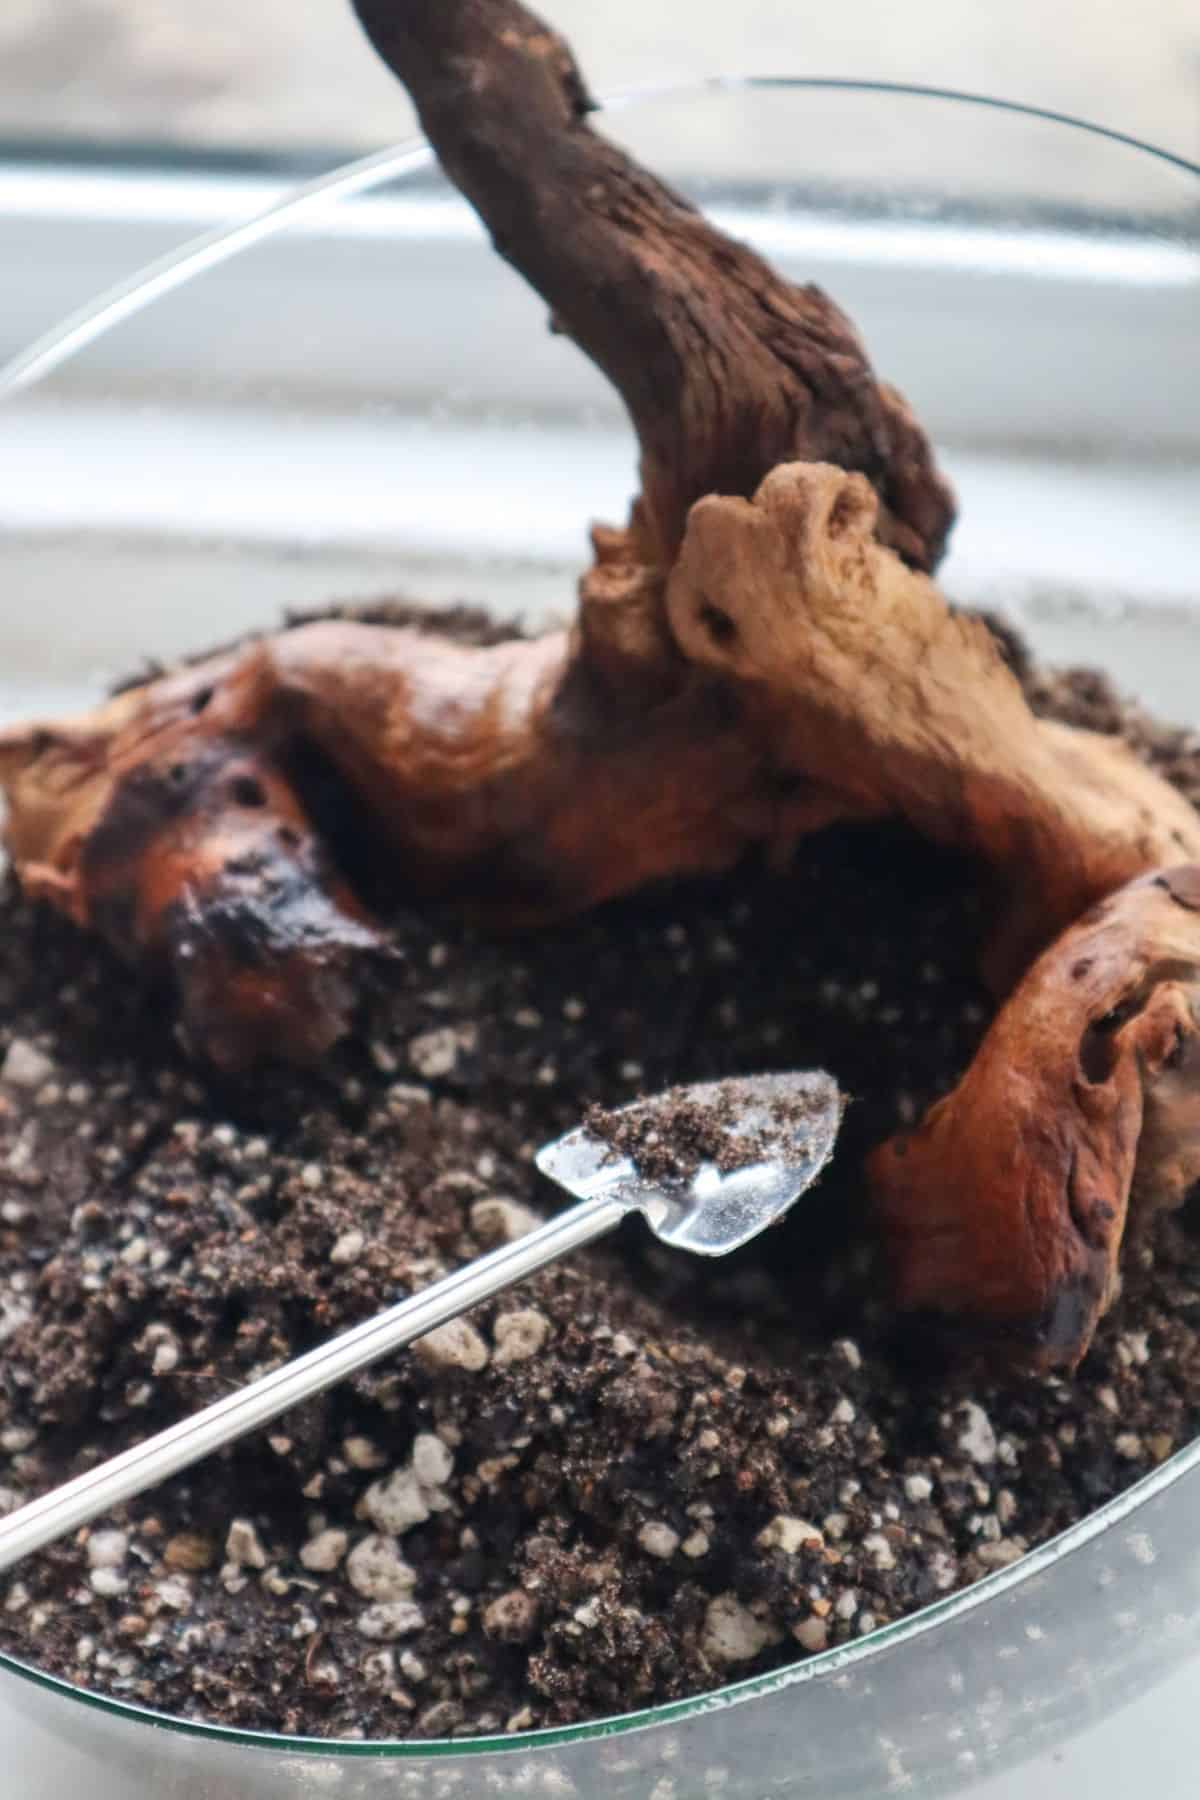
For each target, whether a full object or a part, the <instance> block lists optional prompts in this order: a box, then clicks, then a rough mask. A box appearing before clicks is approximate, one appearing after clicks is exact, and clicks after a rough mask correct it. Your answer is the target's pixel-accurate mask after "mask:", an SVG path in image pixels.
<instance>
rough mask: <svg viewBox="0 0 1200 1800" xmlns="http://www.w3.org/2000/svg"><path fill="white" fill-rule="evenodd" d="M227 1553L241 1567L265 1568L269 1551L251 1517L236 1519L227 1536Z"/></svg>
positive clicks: (230, 1559)
mask: <svg viewBox="0 0 1200 1800" xmlns="http://www.w3.org/2000/svg"><path fill="white" fill-rule="evenodd" d="M225 1555H226V1556H227V1557H228V1559H229V1561H230V1562H231V1563H235V1564H236V1565H237V1567H238V1568H239V1569H265V1568H266V1566H267V1553H266V1551H265V1550H264V1549H263V1547H262V1540H261V1539H260V1537H259V1535H258V1533H257V1531H256V1530H255V1529H254V1527H253V1525H252V1524H251V1523H250V1521H249V1519H235V1520H234V1521H233V1523H232V1525H230V1527H229V1530H228V1532H227V1533H226V1536H225Z"/></svg>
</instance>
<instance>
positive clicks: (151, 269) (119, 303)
mask: <svg viewBox="0 0 1200 1800" xmlns="http://www.w3.org/2000/svg"><path fill="white" fill-rule="evenodd" d="M773 89H780V90H791V91H805V90H807V91H815V92H833V93H849V94H870V95H882V96H885V97H896V98H901V99H909V98H911V99H919V100H935V101H947V102H951V103H953V104H957V105H962V106H968V107H976V108H979V109H980V110H981V111H982V110H986V111H992V112H998V113H1001V114H1006V115H1009V116H1012V117H1015V118H1019V119H1025V120H1036V121H1040V122H1042V123H1046V124H1050V125H1060V126H1064V127H1066V128H1068V129H1069V130H1073V131H1078V132H1082V133H1084V134H1086V135H1088V136H1091V137H1095V138H1097V139H1099V140H1101V141H1107V142H1109V143H1113V144H1121V145H1123V146H1125V147H1126V148H1127V149H1130V150H1133V151H1136V152H1139V153H1141V154H1143V155H1145V156H1148V157H1150V158H1152V159H1153V160H1154V161H1156V162H1159V163H1162V164H1163V165H1165V166H1166V167H1168V168H1173V169H1176V170H1178V171H1180V172H1181V173H1182V174H1184V175H1192V176H1195V177H1197V179H1200V163H1195V162H1192V161H1191V160H1190V159H1189V158H1187V157H1185V156H1182V155H1180V154H1179V153H1177V152H1175V151H1171V150H1166V149H1163V148H1161V147H1159V146H1157V145H1155V144H1151V143H1149V142H1147V141H1146V140H1145V139H1143V138H1139V137H1136V136H1133V135H1132V134H1130V133H1128V132H1124V131H1119V130H1116V129H1114V128H1112V127H1110V126H1106V125H1100V124H1097V123H1094V122H1092V121H1090V120H1087V119H1080V118H1078V117H1076V116H1074V115H1072V114H1070V113H1065V112H1060V111H1056V110H1054V109H1052V108H1048V107H1042V106H1034V105H1026V104H1023V103H1021V102H1019V101H1013V100H1005V99H1001V98H999V97H997V96H995V95H991V94H981V93H973V92H969V91H967V90H963V89H958V88H948V87H939V86H933V85H929V84H925V83H916V82H900V81H862V80H856V79H854V78H852V77H842V76H820V75H805V76H793V75H782V74H773V75H714V76H709V77H699V78H694V79H689V80H685V81H679V82H666V83H654V84H647V85H644V86H639V87H634V88H629V89H625V90H622V91H618V92H616V93H614V94H611V95H609V96H607V97H605V98H604V100H603V101H602V102H601V110H602V111H609V112H612V111H623V110H625V109H626V108H628V107H631V106H641V105H644V104H647V103H651V102H654V101H658V100H670V99H677V98H701V97H703V96H705V95H713V94H737V93H752V92H755V91H768V90H773ZM434 160H435V159H434V156H433V153H432V151H431V150H430V148H429V146H428V144H427V143H426V142H425V140H424V138H422V137H419V136H418V137H412V138H408V139H406V140H404V141H403V142H402V143H400V144H397V145H394V146H391V147H389V148H387V149H385V150H381V151H376V152H373V153H372V154H370V155H368V156H364V157H359V158H357V159H356V160H355V161H353V162H350V163H348V164H344V165H342V166H341V167H339V168H338V169H335V170H333V171H332V172H331V173H329V174H327V175H322V176H319V177H317V178H316V179H315V180H313V181H309V182H305V183H303V184H301V185H299V186H297V187H296V188H294V189H293V190H292V191H291V192H290V193H289V194H287V195H286V196H285V197H284V198H283V199H281V200H279V201H277V202H275V203H274V204H273V205H271V206H269V207H267V208H265V209H264V210H263V211H261V212H258V213H256V214H254V215H252V216H251V217H250V218H249V219H246V220H244V221H242V222H240V223H238V224H235V225H232V226H220V227H218V228H217V229H216V230H215V231H211V232H206V233H204V234H203V235H202V236H201V237H198V238H195V239H193V240H191V241H190V242H188V243H185V244H184V245H183V246H182V247H181V248H180V249H178V250H174V251H171V252H169V253H168V255H166V256H165V257H162V258H159V259H158V260H157V261H155V262H152V263H150V264H148V265H147V266H145V267H144V268H142V269H140V270H138V271H137V272H136V273H135V274H134V275H133V276H131V277H129V278H128V279H126V280H124V281H122V282H120V283H119V284H118V285H116V286H115V287H113V288H110V289H108V290H107V291H106V292H105V293H103V294H101V295H100V296H98V297H97V298H96V299H94V300H92V301H91V302H89V303H88V304H87V305H86V306H85V307H83V308H81V309H80V310H79V311H77V312H75V313H72V314H71V315H70V316H69V317H68V318H66V319H64V320H63V321H61V323H60V324H59V325H57V326H55V327H53V328H52V329H51V330H50V331H48V332H46V333H44V334H43V335H42V336H41V337H39V338H38V339H37V340H36V341H35V342H34V343H33V344H31V345H30V346H29V347H28V348H27V349H26V350H25V351H23V352H21V353H19V354H18V355H17V356H16V357H15V358H12V359H10V361H9V362H8V363H6V364H4V365H3V366H0V401H3V400H4V399H5V398H7V397H11V396H12V395H13V394H14V393H16V392H18V391H20V390H22V389H24V388H27V387H31V386H33V385H35V384H36V383H37V382H38V381H40V380H41V379H43V377H45V376H47V375H49V374H50V373H51V372H52V371H53V370H54V369H56V368H58V367H59V366H60V365H61V364H62V363H64V362H66V361H68V360H69V359H70V358H71V357H72V356H74V355H76V354H77V353H78V352H79V351H81V350H83V349H85V348H86V347H87V345H88V344H90V343H93V342H94V341H95V340H96V339H97V338H99V337H100V336H102V335H103V334H104V333H105V332H106V331H108V330H110V329H112V328H113V327H115V326H116V325H118V324H120V323H121V322H123V321H124V320H125V319H127V318H129V317H132V316H133V315H134V314H135V313H137V312H139V311H141V310H142V309H143V308H144V307H145V306H147V305H150V304H152V303H153V302H154V301H155V300H157V299H159V298H161V297H162V296H163V295H165V294H167V293H170V292H171V291H172V290H173V289H174V288H176V287H179V286H182V285H183V283H184V282H185V281H187V280H190V279H191V278H192V277H193V276H197V275H200V274H203V273H204V272H205V271H207V270H208V269H210V268H214V267H216V266H218V265H219V264H220V263H222V262H225V261H227V260H229V258H230V257H232V256H234V255H236V254H238V253H239V252H241V251H242V250H246V249H250V248H252V247H253V246H254V245H256V244H258V243H261V242H263V241H264V240H265V239H267V238H268V237H271V236H273V235H274V234H275V233H276V232H278V231H280V230H282V229H283V228H285V227H286V226H287V225H289V224H291V223H292V222H293V221H294V220H295V219H296V218H297V217H298V216H300V215H301V214H303V213H307V212H310V211H316V210H318V209H319V208H320V207H321V206H323V205H324V204H326V203H327V202H329V201H332V200H337V199H344V198H348V197H350V196H351V195H353V194H355V193H361V192H365V191H368V190H369V189H370V188H372V187H375V186H377V185H379V184H382V183H384V182H386V181H389V180H394V179H396V178H398V177H400V176H402V175H406V174H409V173H415V172H416V171H417V170H419V169H422V168H426V167H429V166H431V165H432V164H433V163H434ZM1197 1468H1200V1437H1197V1438H1195V1439H1193V1440H1192V1442H1191V1443H1190V1444H1187V1445H1185V1446H1184V1447H1183V1448H1182V1449H1181V1450H1178V1451H1176V1452H1175V1454H1174V1455H1173V1456H1171V1457H1169V1458H1168V1459H1167V1460H1166V1461H1165V1462H1163V1463H1162V1464H1161V1465H1160V1466H1159V1467H1158V1468H1156V1469H1153V1470H1151V1471H1150V1472H1149V1473H1148V1474H1146V1475H1144V1476H1143V1477H1142V1478H1141V1479H1140V1480H1138V1481H1136V1482H1134V1483H1133V1484H1132V1485H1131V1486H1130V1487H1128V1488H1126V1489H1124V1490H1123V1491H1122V1492H1121V1493H1120V1494H1117V1495H1116V1496H1114V1498H1113V1499H1112V1500H1109V1501H1108V1502H1107V1503H1106V1504H1105V1505H1104V1506H1102V1507H1100V1508H1099V1509H1098V1510H1097V1511H1095V1512H1092V1513H1089V1514H1088V1515H1087V1516H1086V1517H1085V1518H1083V1519H1081V1520H1080V1521H1079V1522H1078V1523H1077V1524H1075V1525H1073V1526H1071V1527H1069V1528H1068V1529H1067V1530H1066V1531H1063V1532H1060V1533H1059V1534H1058V1535H1057V1536H1056V1537H1053V1538H1050V1539H1048V1540H1047V1542H1046V1543H1044V1544H1041V1545H1039V1546H1038V1547H1037V1549H1035V1550H1032V1551H1030V1552H1028V1553H1027V1554H1026V1555H1025V1556H1023V1557H1021V1558H1020V1560H1019V1561H1017V1562H1016V1563H1013V1564H1011V1565H1010V1566H1009V1567H1008V1568H1004V1569H999V1570H997V1571H995V1572H994V1573H993V1574H991V1575H988V1576H985V1577H984V1578H983V1579H982V1580H980V1581H977V1582H973V1583H972V1584H971V1585H970V1586H969V1587H966V1588H963V1589H961V1590H960V1591H958V1592H957V1593H953V1594H950V1595H947V1597H946V1598H945V1599H943V1600H937V1601H934V1602H933V1603H932V1604H930V1605H929V1606H926V1607H923V1608H921V1610H920V1611H919V1612H916V1613H910V1614H908V1615H907V1616H906V1617H904V1618H902V1619H898V1620H896V1621H895V1622H894V1623H892V1624H888V1625H884V1626H881V1627H879V1628H877V1629H876V1630H875V1631H872V1632H870V1633H868V1634H867V1635H866V1636H865V1637H863V1638H861V1639H859V1640H858V1642H856V1643H854V1644H852V1645H849V1646H838V1647H836V1648H834V1649H832V1650H825V1651H821V1652H819V1653H818V1654H816V1655H813V1656H809V1657H806V1658H804V1659H803V1660H801V1661H798V1662H794V1663H787V1664H784V1665H783V1666H782V1667H780V1668H777V1669H772V1670H769V1671H768V1672H767V1673H766V1674H762V1675H752V1676H747V1677H744V1678H743V1679H742V1680H740V1681H735V1682H729V1683H726V1684H725V1685H724V1686H722V1687H718V1688H712V1689H709V1690H707V1691H706V1692H704V1693H702V1694H696V1695H693V1696H691V1697H690V1698H687V1699H683V1700H673V1701H667V1702H665V1703H664V1704H662V1705H659V1706H650V1707H642V1708H639V1709H638V1710H637V1711H634V1712H629V1713H620V1714H615V1715H611V1716H609V1717H607V1718H602V1719H591V1720H588V1721H586V1722H585V1723H583V1724H578V1725H566V1726H551V1727H546V1728H543V1729H540V1730H537V1731H523V1732H512V1733H505V1734H503V1735H499V1736H497V1735H491V1736H481V1737H474V1738H429V1739H415V1740H414V1739H412V1738H363V1739H355V1738H314V1737H304V1736H287V1735H284V1734H282V1733H278V1732H271V1731H251V1730H244V1729H239V1728H236V1727H231V1726H228V1725H219V1724H214V1723H210V1722H208V1721H206V1720H202V1719H185V1718H180V1717H178V1716H177V1715H175V1714H172V1713H163V1712H158V1711H156V1710H155V1709H154V1708H152V1707H147V1706H141V1705H139V1704H137V1703H136V1702H133V1701H129V1700H123V1699H120V1698H118V1697H116V1696H114V1695H109V1694H101V1693H97V1692H94V1691H93V1690H91V1689H88V1688H84V1687H80V1686H78V1685H76V1684H75V1683H74V1682H70V1681H67V1680H65V1679H64V1678H63V1677H61V1676H57V1675H51V1674H49V1673H48V1672H47V1671H45V1670H43V1669H38V1668H36V1667H34V1666H33V1665H32V1664H30V1663H26V1662H23V1661H22V1660H21V1659H19V1658H17V1657H13V1656H8V1655H6V1654H4V1653H3V1652H0V1675H11V1676H15V1677H16V1678H17V1679H19V1680H21V1681H23V1682H28V1683H30V1684H31V1685H33V1686H35V1687H37V1688H41V1689H43V1690H45V1691H47V1692H49V1693H51V1694H54V1695H56V1696H58V1697H59V1698H61V1699H65V1700H68V1701H70V1702H73V1703H76V1704H80V1705H82V1706H84V1707H87V1708H90V1709H94V1710H96V1711H98V1712H101V1713H103V1714H107V1715H109V1716H111V1717H114V1718H116V1719H120V1720H123V1721H125V1722H126V1723H129V1724H139V1725H144V1726H148V1727H152V1728H155V1729H157V1730H166V1731H169V1732H171V1733H173V1734H176V1735H181V1736H184V1737H189V1738H198V1739H201V1740H208V1741H212V1742H216V1743H219V1744H223V1745H229V1746H238V1747H241V1748H246V1749H255V1750H260V1751H261V1750H271V1751H274V1752H275V1753H276V1754H278V1753H279V1752H281V1751H282V1752H286V1753H287V1754H288V1755H289V1756H293V1757H294V1756H301V1755H308V1756H320V1757H334V1756H337V1757H347V1758H349V1757H353V1758H365V1757H379V1758H384V1759H388V1758H394V1759H397V1760H408V1761H421V1760H429V1759H435V1758H436V1759H444V1758H447V1757H454V1758H463V1759H469V1758H475V1757H479V1756H485V1755H497V1754H501V1753H503V1754H506V1755H508V1754H517V1753H525V1754H528V1753H530V1752H531V1751H539V1750H549V1749H552V1748H562V1747H565V1746H569V1745H576V1744H585V1743H589V1742H593V1741H596V1740H600V1739H603V1738H608V1737H615V1736H619V1735H623V1734H625V1733H626V1732H632V1731H644V1730H649V1729H651V1728H653V1727H655V1726H659V1725H665V1724H672V1723H679V1722H682V1721H684V1720H687V1719H691V1718H698V1717H701V1716H702V1715H704V1714H705V1713H709V1712H715V1711H723V1710H725V1709H726V1708H728V1707H729V1706H732V1705H740V1704H742V1703H743V1702H745V1701H749V1700H755V1699H761V1698H765V1697H767V1696H769V1695H771V1694H775V1693H779V1692H782V1691H784V1690H785V1689H788V1688H792V1687H800V1686H803V1685H806V1684H808V1683H810V1682H813V1681H816V1680H819V1679H820V1678H821V1677H822V1676H825V1675H833V1674H845V1673H846V1672H847V1671H849V1670H855V1671H857V1670H859V1669H860V1668H862V1667H863V1666H864V1665H866V1664H870V1663H872V1662H874V1661H875V1659H876V1658H877V1657H878V1656H879V1655H880V1654H881V1653H882V1652H883V1651H885V1650H890V1649H895V1648H899V1647H900V1646H902V1645H904V1644H906V1643H909V1642H912V1641H914V1640H915V1639H917V1638H919V1637H923V1636H925V1634H926V1633H928V1632H930V1631H934V1630H937V1629H938V1628H940V1627H942V1626H944V1625H950V1624H953V1623H956V1622H958V1621H960V1620H963V1619H965V1618H967V1617H969V1616H970V1615H971V1614H972V1613H973V1612H975V1611H976V1610H977V1609H979V1608H980V1607H983V1606H986V1605H987V1604H988V1603H989V1602H990V1601H992V1600H995V1599H998V1598H1000V1597H1001V1596H1002V1595H1006V1594H1012V1593H1013V1592H1014V1591H1015V1590H1017V1589H1018V1588H1020V1587H1022V1586H1023V1585H1024V1584H1025V1583H1027V1582H1032V1581H1034V1580H1036V1578H1037V1577H1038V1576H1039V1575H1042V1574H1044V1573H1046V1572H1047V1571H1048V1570H1049V1569H1051V1568H1052V1567H1054V1566H1055V1565H1056V1564H1058V1563H1059V1562H1060V1561H1062V1560H1063V1558H1065V1557H1067V1556H1069V1555H1072V1554H1074V1553H1075V1552H1077V1551H1079V1550H1082V1549H1083V1548H1084V1547H1085V1546H1086V1545H1088V1544H1090V1543H1091V1542H1093V1541H1094V1540H1095V1539H1096V1538H1098V1537H1100V1536H1102V1535H1103V1534H1104V1533H1106V1532H1108V1531H1109V1530H1111V1529H1112V1528H1113V1527H1114V1526H1117V1525H1119V1524H1121V1523H1123V1522H1124V1521H1125V1520H1126V1519H1128V1518H1130V1517H1131V1516H1132V1515H1133V1514H1135V1513H1136V1512H1138V1511H1139V1510H1140V1509H1141V1508H1142V1507H1143V1506H1145V1505H1147V1504H1148V1503H1149V1502H1151V1501H1152V1500H1154V1499H1156V1498H1157V1497H1158V1496H1159V1495H1161V1494H1163V1493H1165V1492H1166V1490H1167V1489H1168V1488H1170V1487H1173V1486H1174V1484H1175V1483H1176V1482H1177V1481H1179V1480H1181V1479H1182V1478H1183V1477H1184V1476H1186V1475H1189V1474H1191V1473H1192V1472H1193V1471H1195V1470H1196V1469H1197Z"/></svg>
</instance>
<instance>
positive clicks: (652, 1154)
mask: <svg viewBox="0 0 1200 1800" xmlns="http://www.w3.org/2000/svg"><path fill="white" fill-rule="evenodd" d="M814 1107H815V1109H816V1110H815V1111H814ZM819 1114H820V1107H819V1105H817V1103H816V1101H815V1100H814V1098H813V1097H812V1096H805V1095H803V1094H801V1095H798V1096H795V1097H791V1096H789V1097H785V1096H783V1095H780V1096H778V1097H774V1096H772V1097H770V1098H768V1099H767V1101H766V1104H765V1105H764V1103H763V1100H762V1098H761V1097H760V1095H759V1094H758V1093H756V1092H755V1091H754V1089H753V1088H751V1087H750V1086H749V1085H748V1084H747V1083H746V1082H744V1081H739V1080H737V1079H736V1078H730V1079H727V1080H725V1081H722V1082H720V1083H719V1084H717V1085H715V1086H710V1085H709V1084H707V1083H704V1084H702V1085H701V1086H700V1087H698V1088H695V1087H692V1088H688V1087H672V1088H667V1089H666V1090H665V1091H664V1092H663V1093H661V1094H650V1095H647V1096H646V1097H645V1098H644V1099H642V1100H637V1101H635V1102H634V1103H633V1104H632V1105H631V1106H622V1107H617V1108H616V1109H613V1108H611V1107H607V1106H589V1107H588V1109H587V1112H586V1113H585V1114H584V1117H583V1123H584V1125H585V1126H586V1128H587V1130H588V1131H589V1132H590V1133H591V1135H592V1136H593V1137H595V1138H599V1140H600V1141H601V1143H603V1144H607V1145H608V1146H609V1153H610V1159H611V1160H613V1161H616V1160H618V1159H619V1158H622V1157H628V1159H629V1161H630V1162H631V1163H632V1164H633V1166H634V1168H635V1170H636V1171H637V1173H638V1174H639V1175H640V1176H642V1178H643V1179H644V1180H646V1181H662V1182H680V1181H686V1180H688V1179H689V1178H690V1177H691V1176H693V1175H694V1174H695V1173H696V1171H697V1170H698V1169H699V1168H700V1167H701V1165H702V1164H704V1163H711V1164H712V1165H713V1167H714V1168H716V1169H717V1170H718V1171H719V1172H720V1173H721V1174H722V1175H730V1174H732V1173H733V1172H734V1171H735V1170H738V1169H746V1168H749V1167H751V1166H752V1165H753V1164H754V1163H759V1162H763V1161H769V1160H770V1159H772V1158H775V1157H778V1156H779V1155H780V1153H781V1146H786V1145H791V1144H794V1145H795V1146H796V1147H797V1148H798V1149H799V1150H800V1151H801V1152H803V1150H804V1148H805V1146H806V1144H807V1143H809V1142H810V1141H811V1138H812V1133H813V1130H814V1128H815V1126H816V1124H818V1123H820V1118H819Z"/></svg>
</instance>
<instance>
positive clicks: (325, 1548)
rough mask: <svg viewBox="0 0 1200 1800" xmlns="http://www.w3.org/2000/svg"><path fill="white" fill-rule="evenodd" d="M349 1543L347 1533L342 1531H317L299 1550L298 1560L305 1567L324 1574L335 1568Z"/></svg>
mask: <svg viewBox="0 0 1200 1800" xmlns="http://www.w3.org/2000/svg"><path fill="white" fill-rule="evenodd" d="M349 1543H350V1538H349V1535H348V1534H347V1533H346V1532H344V1531H335V1530H333V1529H330V1530H329V1531H318V1533H317V1535H316V1536H315V1537H311V1538H309V1540H308V1542H307V1544H305V1545H304V1547H303V1549H302V1550H301V1552H300V1561H301V1562H302V1563H303V1564H304V1567H305V1568H306V1569H313V1570H315V1571H316V1572H317V1573H318V1574H321V1575H324V1574H326V1573H328V1571H329V1570H330V1569H336V1568H337V1566H338V1564H339V1563H340V1562H341V1560H342V1558H343V1556H345V1554H346V1549H347V1546H348V1545H349Z"/></svg>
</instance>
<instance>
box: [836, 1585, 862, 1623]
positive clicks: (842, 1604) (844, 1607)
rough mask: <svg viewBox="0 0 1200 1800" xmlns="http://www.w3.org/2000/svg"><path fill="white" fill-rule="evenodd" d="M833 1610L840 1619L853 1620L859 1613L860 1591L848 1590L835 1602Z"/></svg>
mask: <svg viewBox="0 0 1200 1800" xmlns="http://www.w3.org/2000/svg"><path fill="white" fill-rule="evenodd" d="M833 1610H834V1612H835V1613H836V1614H837V1616H838V1618H839V1619H852V1618H853V1617H854V1615H855V1613H856V1612H857V1611H858V1589H857V1588H847V1589H846V1591H845V1593H844V1594H839V1595H838V1597H837V1599H836V1600H835V1601H834V1605H833Z"/></svg>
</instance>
